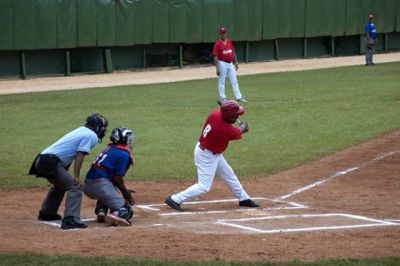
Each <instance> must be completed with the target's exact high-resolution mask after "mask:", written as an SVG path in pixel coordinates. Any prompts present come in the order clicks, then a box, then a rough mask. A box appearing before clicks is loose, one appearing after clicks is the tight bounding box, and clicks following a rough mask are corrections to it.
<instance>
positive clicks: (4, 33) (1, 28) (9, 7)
mask: <svg viewBox="0 0 400 266" xmlns="http://www.w3.org/2000/svg"><path fill="white" fill-rule="evenodd" d="M13 20H14V16H13V2H12V1H0V50H12V49H14V28H13Z"/></svg>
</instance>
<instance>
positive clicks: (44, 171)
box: [29, 113, 108, 229]
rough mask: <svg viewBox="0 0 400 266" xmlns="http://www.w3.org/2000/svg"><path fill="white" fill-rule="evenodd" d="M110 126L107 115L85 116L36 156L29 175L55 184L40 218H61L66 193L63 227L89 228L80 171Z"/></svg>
mask: <svg viewBox="0 0 400 266" xmlns="http://www.w3.org/2000/svg"><path fill="white" fill-rule="evenodd" d="M107 126H108V120H107V119H106V118H105V117H104V116H102V115H100V114H97V113H96V114H93V115H91V116H89V117H88V118H87V119H86V123H85V125H84V126H81V127H78V128H77V129H75V130H73V131H71V132H69V133H67V134H66V135H65V136H63V137H62V138H61V139H59V140H58V141H57V142H55V143H54V144H52V145H51V146H49V147H48V148H46V149H45V150H44V151H42V152H41V153H40V154H39V155H38V156H36V158H35V160H34V161H33V163H32V166H31V169H30V170H29V174H30V175H36V176H37V177H44V178H46V179H47V180H48V181H49V182H50V183H51V184H53V186H52V187H51V188H50V190H49V192H48V194H47V197H46V198H45V200H44V201H43V204H42V207H41V209H40V211H39V216H38V219H39V220H40V221H54V220H61V218H62V217H61V216H60V215H59V214H57V211H58V209H59V207H60V205H61V202H62V201H63V198H64V195H65V192H67V196H66V199H65V210H64V218H63V219H62V223H61V228H62V229H75V228H86V227H87V224H86V223H84V222H82V221H81V219H80V211H81V201H82V189H81V180H80V171H81V168H82V164H83V160H84V156H86V155H87V154H89V153H90V151H91V150H92V149H93V148H94V146H95V145H96V143H97V142H99V141H101V140H102V138H103V137H104V136H105V132H106V130H107ZM72 161H74V167H73V174H74V175H73V176H72V175H71V174H70V173H69V172H68V169H69V167H70V165H71V164H72Z"/></svg>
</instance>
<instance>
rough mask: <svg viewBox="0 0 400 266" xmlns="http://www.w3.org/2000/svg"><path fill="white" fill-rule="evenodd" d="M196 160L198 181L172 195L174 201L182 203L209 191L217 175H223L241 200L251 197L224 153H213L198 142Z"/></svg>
mask: <svg viewBox="0 0 400 266" xmlns="http://www.w3.org/2000/svg"><path fill="white" fill-rule="evenodd" d="M194 162H195V165H196V167H197V183H196V184H194V185H192V186H190V187H189V188H187V189H185V190H183V191H181V192H179V193H177V194H174V195H172V196H171V197H172V200H173V201H175V202H177V203H179V204H180V203H183V202H186V201H188V200H190V199H192V198H194V197H197V196H200V195H203V194H205V193H207V192H209V191H210V189H211V186H212V183H213V181H214V177H215V175H218V176H220V177H221V179H222V180H223V181H224V183H225V184H226V185H227V186H228V187H229V189H230V190H231V192H232V193H233V195H234V196H235V197H236V198H237V199H238V200H239V201H242V200H247V199H249V198H250V197H249V195H248V194H247V193H246V191H244V189H243V187H242V184H240V181H239V179H238V178H237V176H236V175H235V173H234V172H233V170H232V167H230V165H229V164H228V163H227V162H226V160H225V158H224V156H223V155H222V154H213V153H212V152H211V151H209V150H206V149H205V150H202V149H201V148H200V147H199V143H197V145H196V148H195V149H194Z"/></svg>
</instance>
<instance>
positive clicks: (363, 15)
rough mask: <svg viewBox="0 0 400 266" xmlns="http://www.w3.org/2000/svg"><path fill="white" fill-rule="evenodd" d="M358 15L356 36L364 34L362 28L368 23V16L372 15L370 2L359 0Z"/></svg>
mask: <svg viewBox="0 0 400 266" xmlns="http://www.w3.org/2000/svg"><path fill="white" fill-rule="evenodd" d="M359 1H360V7H359V9H360V13H359V18H358V34H364V26H365V24H366V23H367V21H368V15H369V14H370V13H372V8H371V3H372V0H359Z"/></svg>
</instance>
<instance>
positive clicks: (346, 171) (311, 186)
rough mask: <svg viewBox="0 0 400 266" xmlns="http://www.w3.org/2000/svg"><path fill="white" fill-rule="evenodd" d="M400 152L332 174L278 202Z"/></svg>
mask: <svg viewBox="0 0 400 266" xmlns="http://www.w3.org/2000/svg"><path fill="white" fill-rule="evenodd" d="M398 152H399V151H391V152H388V153H385V154H383V155H380V156H377V157H375V158H373V159H372V160H370V161H367V162H365V163H362V164H361V165H359V166H355V167H351V168H348V169H346V170H343V171H339V172H336V173H334V174H332V175H330V176H328V177H324V178H322V179H320V180H319V181H317V182H314V183H312V184H309V185H307V186H304V187H301V188H299V189H296V190H294V191H292V192H290V193H288V194H286V195H283V196H280V197H277V198H276V199H277V200H284V199H287V198H290V197H292V196H294V195H297V194H299V193H302V192H304V191H306V190H309V189H311V188H314V187H317V186H319V185H322V184H324V183H325V182H327V181H329V180H331V179H333V178H335V177H338V176H343V175H346V174H348V173H351V172H353V171H355V170H359V169H361V168H364V167H366V166H367V165H369V164H370V163H372V162H375V161H379V160H382V159H385V158H386V157H388V156H391V155H393V154H396V153H398Z"/></svg>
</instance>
